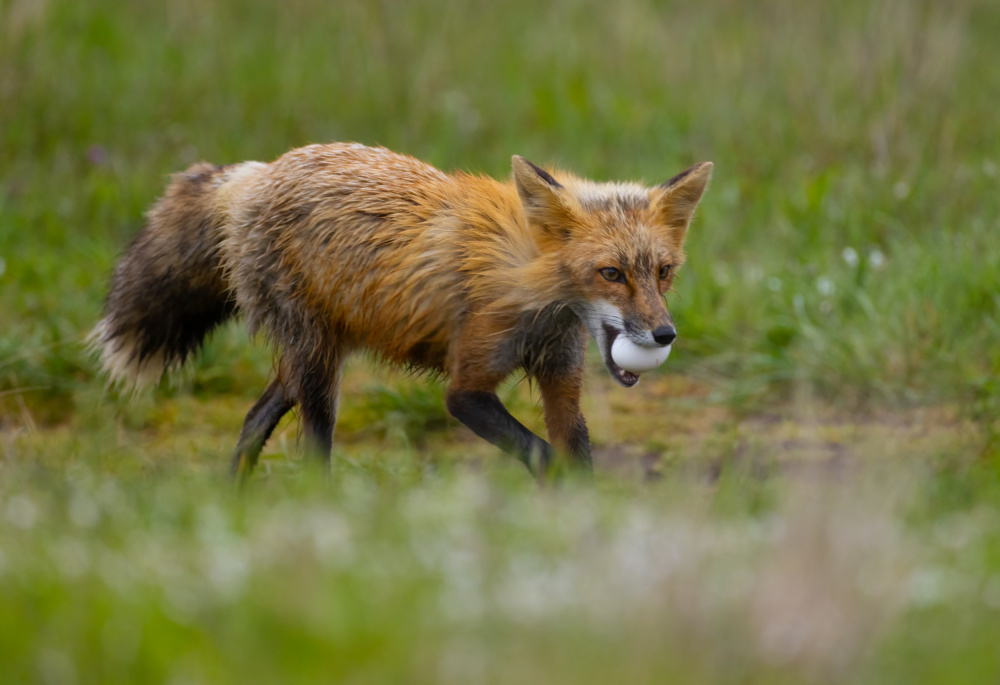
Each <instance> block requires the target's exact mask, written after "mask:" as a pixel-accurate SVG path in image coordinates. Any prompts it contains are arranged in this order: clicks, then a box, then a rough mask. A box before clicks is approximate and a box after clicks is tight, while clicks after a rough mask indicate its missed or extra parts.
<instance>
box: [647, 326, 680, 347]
mask: <svg viewBox="0 0 1000 685" xmlns="http://www.w3.org/2000/svg"><path fill="white" fill-rule="evenodd" d="M676 338H677V330H676V329H675V328H674V327H673V326H660V327H659V328H657V329H655V330H654V331H653V340H655V341H656V344H657V345H660V346H661V347H666V346H667V345H670V344H671V343H673V342H674V340H675V339H676Z"/></svg>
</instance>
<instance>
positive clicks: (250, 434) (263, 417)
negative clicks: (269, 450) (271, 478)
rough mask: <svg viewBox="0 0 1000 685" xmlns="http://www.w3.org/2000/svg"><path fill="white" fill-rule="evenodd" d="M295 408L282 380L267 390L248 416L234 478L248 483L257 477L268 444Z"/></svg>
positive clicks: (244, 423)
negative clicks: (263, 452)
mask: <svg viewBox="0 0 1000 685" xmlns="http://www.w3.org/2000/svg"><path fill="white" fill-rule="evenodd" d="M294 405H295V403H294V402H293V401H292V400H290V399H288V397H287V396H286V394H285V389H284V387H283V386H282V384H281V380H280V379H275V380H274V381H272V382H271V385H269V386H267V390H265V391H264V394H263V395H261V397H260V399H259V400H257V404H255V405H254V406H253V409H251V410H250V411H249V412H248V413H247V418H246V420H245V421H244V422H243V431H242V432H241V433H240V440H239V442H238V443H237V445H236V453H235V454H234V455H233V460H232V466H231V470H232V473H233V476H234V477H236V478H237V479H238V480H239V481H240V482H245V481H246V480H247V479H248V478H249V477H250V474H251V473H253V469H254V466H256V465H257V457H259V456H260V451H261V449H263V447H264V443H265V442H267V439H268V438H270V437H271V433H272V432H274V428H275V426H277V425H278V422H279V421H281V417H283V416H284V415H285V414H287V413H288V411H289V410H290V409H291V408H292V407H293V406H294Z"/></svg>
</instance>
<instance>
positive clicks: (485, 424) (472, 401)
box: [447, 391, 552, 474]
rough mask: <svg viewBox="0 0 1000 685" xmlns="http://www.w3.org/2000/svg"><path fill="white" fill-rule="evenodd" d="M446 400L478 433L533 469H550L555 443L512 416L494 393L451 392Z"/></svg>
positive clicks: (538, 470) (466, 423)
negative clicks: (550, 442) (551, 442)
mask: <svg viewBox="0 0 1000 685" xmlns="http://www.w3.org/2000/svg"><path fill="white" fill-rule="evenodd" d="M447 404H448V411H449V412H451V415H452V416H454V417H455V418H456V419H458V420H459V421H461V422H462V423H464V424H465V425H466V426H468V427H469V428H471V429H472V432H473V433H475V434H476V435H478V436H479V437H481V438H483V439H484V440H487V441H489V442H491V443H493V444H494V445H496V446H497V447H499V448H500V449H502V450H503V451H504V452H508V453H511V454H513V455H514V456H516V457H517V458H518V459H519V460H521V461H522V462H524V465H525V466H527V467H528V470H529V471H531V472H532V473H534V474H539V473H545V472H546V471H547V470H548V468H549V465H550V464H551V463H552V445H550V444H549V443H547V442H545V441H544V440H542V439H541V438H540V437H538V436H537V435H535V434H534V433H532V432H531V431H530V430H528V429H527V428H525V427H524V426H523V425H521V423H520V422H519V421H518V420H517V419H515V418H514V417H513V416H511V415H510V412H508V411H507V408H506V407H505V406H503V403H502V402H501V401H500V398H499V397H497V396H496V394H495V393H492V392H470V391H460V392H454V393H449V394H448V398H447Z"/></svg>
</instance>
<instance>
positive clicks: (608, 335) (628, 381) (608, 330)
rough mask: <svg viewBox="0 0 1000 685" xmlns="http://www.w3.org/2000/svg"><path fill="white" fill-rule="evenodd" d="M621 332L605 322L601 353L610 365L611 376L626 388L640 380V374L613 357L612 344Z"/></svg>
mask: <svg viewBox="0 0 1000 685" xmlns="http://www.w3.org/2000/svg"><path fill="white" fill-rule="evenodd" d="M620 333H621V331H620V330H618V329H617V328H615V327H613V326H610V325H608V324H604V340H603V341H602V342H603V344H602V345H601V346H600V347H601V354H602V355H603V356H604V364H605V366H607V367H608V372H609V373H610V374H611V377H612V378H614V379H615V380H616V381H617V382H618V384H619V385H621V386H622V387H625V388H631V387H632V386H633V385H635V384H636V383H638V382H639V374H637V373H633V372H631V371H626V370H625V369H623V368H622V367H620V366H618V365H617V364H615V360H614V359H612V358H611V346H612V345H614V343H615V338H617V337H618V335H619V334H620Z"/></svg>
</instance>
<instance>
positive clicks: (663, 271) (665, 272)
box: [660, 264, 670, 281]
mask: <svg viewBox="0 0 1000 685" xmlns="http://www.w3.org/2000/svg"><path fill="white" fill-rule="evenodd" d="M669 275H670V265H669V264H667V265H666V266H661V267H660V280H661V281H664V280H666V279H667V276H669Z"/></svg>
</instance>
